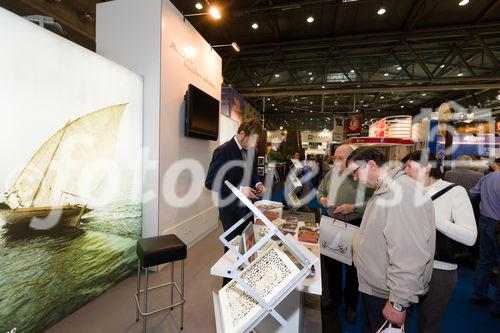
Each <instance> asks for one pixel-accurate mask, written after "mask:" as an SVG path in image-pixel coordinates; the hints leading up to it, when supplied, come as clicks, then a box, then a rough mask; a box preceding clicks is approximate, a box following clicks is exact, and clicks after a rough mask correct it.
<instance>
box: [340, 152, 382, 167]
mask: <svg viewBox="0 0 500 333" xmlns="http://www.w3.org/2000/svg"><path fill="white" fill-rule="evenodd" d="M370 160H371V161H374V162H375V163H376V164H377V166H379V167H381V166H383V165H384V164H385V163H387V157H386V156H385V154H384V152H383V151H382V150H381V149H378V148H375V147H359V148H357V149H355V150H353V152H352V153H351V154H349V156H348V157H347V160H346V161H345V163H346V165H349V163H351V162H357V161H365V162H368V161H370Z"/></svg>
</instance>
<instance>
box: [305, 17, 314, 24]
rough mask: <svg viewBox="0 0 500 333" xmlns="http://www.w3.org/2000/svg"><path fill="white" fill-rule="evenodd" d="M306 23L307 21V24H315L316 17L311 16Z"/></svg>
mask: <svg viewBox="0 0 500 333" xmlns="http://www.w3.org/2000/svg"><path fill="white" fill-rule="evenodd" d="M306 21H307V23H313V22H314V17H312V16H309V17H308V18H307V20H306Z"/></svg>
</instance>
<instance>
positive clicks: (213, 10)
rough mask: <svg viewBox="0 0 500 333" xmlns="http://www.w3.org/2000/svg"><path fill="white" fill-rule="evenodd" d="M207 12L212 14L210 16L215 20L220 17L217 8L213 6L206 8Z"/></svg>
mask: <svg viewBox="0 0 500 333" xmlns="http://www.w3.org/2000/svg"><path fill="white" fill-rule="evenodd" d="M208 12H209V13H210V15H212V17H213V18H214V19H215V20H219V19H220V18H221V17H222V16H221V15H220V12H219V8H217V7H215V6H212V7H210V9H209V10H208Z"/></svg>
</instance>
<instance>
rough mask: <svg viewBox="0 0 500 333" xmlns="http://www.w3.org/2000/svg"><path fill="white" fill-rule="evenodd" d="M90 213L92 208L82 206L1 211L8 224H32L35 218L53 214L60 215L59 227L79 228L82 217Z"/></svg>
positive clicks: (0, 213) (2, 217)
mask: <svg viewBox="0 0 500 333" xmlns="http://www.w3.org/2000/svg"><path fill="white" fill-rule="evenodd" d="M90 211H91V209H90V208H87V207H86V206H81V205H65V206H46V207H30V208H15V209H0V219H3V220H4V221H5V222H7V224H24V223H30V222H31V220H32V219H33V218H45V217H47V216H48V215H49V214H51V213H52V214H57V215H60V218H59V222H58V224H57V226H58V227H78V225H80V221H81V218H82V216H83V215H84V214H86V213H88V212H90ZM57 215H56V216H57Z"/></svg>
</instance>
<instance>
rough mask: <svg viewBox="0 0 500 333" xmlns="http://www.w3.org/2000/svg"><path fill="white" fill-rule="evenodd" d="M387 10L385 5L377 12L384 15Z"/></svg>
mask: <svg viewBox="0 0 500 333" xmlns="http://www.w3.org/2000/svg"><path fill="white" fill-rule="evenodd" d="M385 12H386V10H385V8H384V7H380V8H379V10H377V14H379V15H384V14H385Z"/></svg>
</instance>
